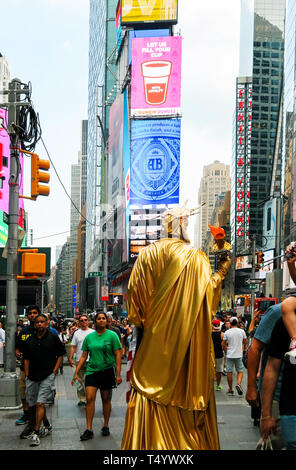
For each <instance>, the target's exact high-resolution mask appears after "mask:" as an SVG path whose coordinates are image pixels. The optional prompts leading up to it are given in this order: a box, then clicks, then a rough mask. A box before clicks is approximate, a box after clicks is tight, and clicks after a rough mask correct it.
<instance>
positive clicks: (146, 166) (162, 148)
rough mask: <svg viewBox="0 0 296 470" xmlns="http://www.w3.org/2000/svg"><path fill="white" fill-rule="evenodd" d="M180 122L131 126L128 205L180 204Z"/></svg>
mask: <svg viewBox="0 0 296 470" xmlns="http://www.w3.org/2000/svg"><path fill="white" fill-rule="evenodd" d="M180 139H181V120H180V119H150V120H136V121H132V122H131V175H130V204H131V205H137V206H139V205H140V206H142V205H151V204H155V205H160V204H164V205H169V204H179V185H180Z"/></svg>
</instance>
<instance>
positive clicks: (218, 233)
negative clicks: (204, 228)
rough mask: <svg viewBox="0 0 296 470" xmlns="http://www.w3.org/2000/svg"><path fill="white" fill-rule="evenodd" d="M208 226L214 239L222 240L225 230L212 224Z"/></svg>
mask: <svg viewBox="0 0 296 470" xmlns="http://www.w3.org/2000/svg"><path fill="white" fill-rule="evenodd" d="M209 228H210V230H211V232H212V235H213V237H214V238H215V240H222V239H223V238H225V230H224V229H223V228H222V227H213V226H212V225H209Z"/></svg>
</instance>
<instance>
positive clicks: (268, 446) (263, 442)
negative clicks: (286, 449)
mask: <svg viewBox="0 0 296 470" xmlns="http://www.w3.org/2000/svg"><path fill="white" fill-rule="evenodd" d="M256 450H273V447H272V443H271V439H270V436H268V437H267V438H266V439H264V438H263V437H260V439H259V441H258V442H257V445H256Z"/></svg>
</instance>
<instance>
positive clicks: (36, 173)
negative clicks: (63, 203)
mask: <svg viewBox="0 0 296 470" xmlns="http://www.w3.org/2000/svg"><path fill="white" fill-rule="evenodd" d="M49 167H50V163H49V161H48V160H41V158H39V156H38V155H37V154H36V153H32V156H31V197H33V198H36V197H37V196H48V195H49V186H45V185H44V184H39V183H40V182H41V183H48V182H49V179H50V176H49V173H46V172H44V171H40V170H48V169H49Z"/></svg>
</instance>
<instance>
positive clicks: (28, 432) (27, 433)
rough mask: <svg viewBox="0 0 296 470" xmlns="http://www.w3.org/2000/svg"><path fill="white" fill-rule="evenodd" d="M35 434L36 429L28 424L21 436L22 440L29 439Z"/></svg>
mask: <svg viewBox="0 0 296 470" xmlns="http://www.w3.org/2000/svg"><path fill="white" fill-rule="evenodd" d="M33 432H34V429H33V428H32V427H31V426H30V425H29V424H28V425H27V426H26V427H25V429H24V430H23V432H22V433H21V434H20V438H21V439H28V438H29V437H30V436H31V435H32V434H33Z"/></svg>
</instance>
